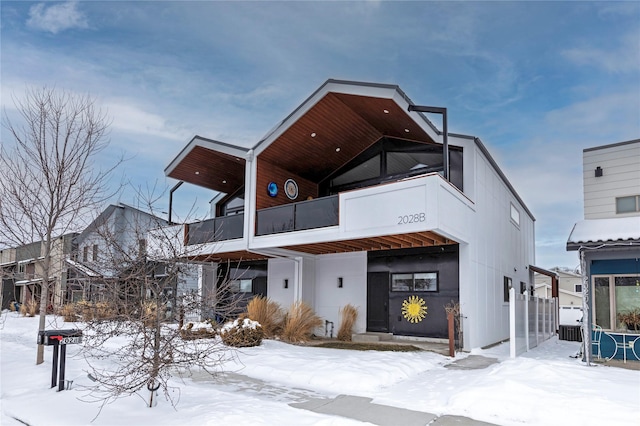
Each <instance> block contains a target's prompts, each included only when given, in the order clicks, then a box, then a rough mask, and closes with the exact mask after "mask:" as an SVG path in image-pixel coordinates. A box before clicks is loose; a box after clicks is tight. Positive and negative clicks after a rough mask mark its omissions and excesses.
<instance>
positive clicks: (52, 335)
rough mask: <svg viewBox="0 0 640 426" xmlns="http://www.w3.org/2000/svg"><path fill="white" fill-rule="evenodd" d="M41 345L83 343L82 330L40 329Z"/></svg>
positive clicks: (39, 339) (39, 340) (39, 338)
mask: <svg viewBox="0 0 640 426" xmlns="http://www.w3.org/2000/svg"><path fill="white" fill-rule="evenodd" d="M37 343H38V344H39V345H45V346H58V345H73V344H76V343H82V330H78V329H75V328H74V329H68V330H43V331H38V342H37Z"/></svg>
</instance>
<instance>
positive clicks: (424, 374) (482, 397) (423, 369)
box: [0, 312, 640, 426]
mask: <svg viewBox="0 0 640 426" xmlns="http://www.w3.org/2000/svg"><path fill="white" fill-rule="evenodd" d="M51 320H52V321H53V319H51ZM55 321H56V323H55V324H51V325H50V326H47V328H72V327H73V325H72V324H64V323H62V320H61V319H60V318H57V319H55ZM37 324H38V320H37V318H24V317H21V316H19V315H17V314H15V313H9V312H3V314H2V319H1V320H0V326H1V327H2V328H1V330H0V345H1V346H0V410H1V417H0V424H2V425H3V426H11V425H21V424H23V423H20V422H19V421H18V420H15V419H14V418H17V419H20V421H22V422H24V423H27V424H29V425H32V426H50V425H69V426H72V425H89V424H94V425H120V426H122V425H142V426H143V425H233V426H241V425H319V426H325V425H327V426H331V425H347V426H348V425H363V424H365V423H362V422H358V421H355V420H350V419H345V418H341V417H335V416H329V415H323V414H317V413H313V412H310V411H305V410H300V409H295V408H292V407H290V406H289V405H288V403H291V402H301V401H303V400H304V399H305V398H307V397H327V398H328V397H334V396H336V395H339V394H350V395H357V396H366V397H370V398H373V400H374V401H373V402H375V403H378V404H387V405H393V406H397V407H403V408H409V409H412V410H419V411H427V412H431V413H435V414H439V415H441V414H453V415H464V416H468V417H472V418H474V419H477V420H483V421H486V422H491V423H495V424H499V425H522V424H527V425H545V426H546V425H563V426H566V425H569V426H570V425H581V426H582V425H598V426H600V425H638V424H640V371H634V370H626V369H620V368H616V367H608V366H591V367H587V366H586V365H585V364H584V363H583V362H581V361H580V360H577V359H574V358H571V357H570V355H574V354H575V353H576V352H577V351H578V349H579V346H578V344H577V343H574V342H563V341H558V340H556V339H552V340H550V341H548V342H545V343H544V344H542V345H541V346H540V347H539V348H536V349H534V350H533V351H531V352H529V353H528V354H526V355H525V356H522V357H519V358H517V359H510V358H509V357H508V346H507V345H504V344H503V345H500V346H496V347H494V348H491V349H488V350H474V351H473V352H472V354H473V355H483V356H487V357H494V358H497V359H498V360H499V361H500V362H499V363H497V364H494V365H491V366H489V367H488V368H485V369H481V370H450V369H447V368H445V367H444V365H446V364H449V363H451V362H452V361H453V359H451V358H448V357H444V356H441V355H438V354H435V353H431V352H403V353H395V352H375V351H365V352H361V351H349V350H339V349H325V348H315V347H302V346H292V345H288V344H285V343H282V342H278V341H270V340H268V341H264V342H263V344H262V345H261V346H260V347H256V348H246V349H242V350H241V351H239V352H238V353H237V356H236V357H233V358H234V359H235V361H229V362H227V364H226V366H225V370H226V371H230V372H235V373H234V374H231V375H228V376H226V377H221V378H220V379H217V380H214V379H211V378H209V377H208V376H205V375H204V374H203V373H198V372H195V374H194V376H193V377H192V378H184V379H180V378H176V379H175V380H173V381H172V385H174V389H172V395H173V396H174V397H177V398H179V402H178V405H177V406H176V408H175V409H174V408H173V407H172V406H171V404H170V403H169V402H167V401H166V400H165V399H164V397H163V396H162V395H161V396H160V399H159V402H158V405H157V406H156V407H154V408H147V407H146V405H145V404H146V400H147V399H148V391H146V390H145V391H144V392H141V393H140V395H139V397H137V396H134V397H129V398H124V399H120V400H117V401H115V402H112V403H110V404H107V405H104V406H102V407H101V405H100V404H99V403H95V402H94V403H88V402H84V401H86V400H87V398H88V397H89V396H88V391H89V390H90V389H91V387H93V386H95V383H94V382H92V381H91V380H89V378H88V377H87V375H86V364H85V363H86V361H84V360H83V359H82V358H81V357H80V356H78V352H79V349H80V347H81V345H69V346H68V349H67V371H66V378H67V379H69V380H73V385H72V388H71V389H70V390H65V391H62V392H58V391H57V387H55V388H53V389H51V388H49V386H50V382H51V356H52V355H51V354H52V348H46V349H45V362H44V364H42V365H39V366H36V365H35V348H36V346H35V339H36V335H37V328H38V325H37ZM468 355H469V354H459V355H458V356H457V357H456V358H464V357H466V356H468Z"/></svg>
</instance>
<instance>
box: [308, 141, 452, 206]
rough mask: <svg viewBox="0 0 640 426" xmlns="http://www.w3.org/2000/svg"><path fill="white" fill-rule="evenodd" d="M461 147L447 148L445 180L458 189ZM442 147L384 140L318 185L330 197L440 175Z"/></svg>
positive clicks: (442, 166)
mask: <svg viewBox="0 0 640 426" xmlns="http://www.w3.org/2000/svg"><path fill="white" fill-rule="evenodd" d="M462 159H463V155H462V148H460V147H456V146H449V172H450V176H449V180H450V181H451V183H452V184H454V185H455V186H457V187H458V188H459V189H460V190H462V189H463V188H462ZM443 164H444V162H443V155H442V145H440V144H435V143H421V142H415V141H407V140H401V139H393V138H388V137H384V138H381V139H380V140H379V141H378V142H376V143H375V144H374V145H373V146H371V147H370V148H368V149H367V150H366V151H364V152H363V153H362V154H360V155H359V156H358V157H356V158H354V159H353V160H352V161H350V162H349V163H347V164H346V165H345V166H344V167H342V168H340V169H339V170H336V171H335V172H334V173H333V174H332V175H331V176H329V177H328V179H326V180H325V181H324V182H321V183H320V195H323V196H324V195H332V194H337V193H339V192H342V191H347V190H351V189H357V188H364V187H367V186H374V185H378V184H380V183H381V182H388V181H393V180H398V179H403V178H406V177H411V176H419V175H423V174H427V173H443V171H444V165H443Z"/></svg>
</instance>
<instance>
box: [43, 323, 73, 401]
mask: <svg viewBox="0 0 640 426" xmlns="http://www.w3.org/2000/svg"><path fill="white" fill-rule="evenodd" d="M37 343H38V344H39V345H45V346H53V361H52V363H51V387H52V388H53V387H55V386H56V381H58V360H59V361H60V380H59V382H58V391H61V390H64V370H65V367H66V358H67V345H73V344H77V343H82V331H81V330H78V329H68V330H43V331H39V332H38V342H37ZM58 352H59V353H60V356H58Z"/></svg>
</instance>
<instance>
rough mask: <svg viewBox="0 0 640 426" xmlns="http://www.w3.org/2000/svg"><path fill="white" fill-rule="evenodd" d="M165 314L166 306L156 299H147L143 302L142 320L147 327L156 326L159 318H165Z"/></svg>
mask: <svg viewBox="0 0 640 426" xmlns="http://www.w3.org/2000/svg"><path fill="white" fill-rule="evenodd" d="M159 305H160V306H159ZM158 310H160V312H158ZM164 314H165V308H164V306H162V305H161V304H159V303H158V302H157V301H155V300H152V301H147V302H145V303H143V304H142V322H143V323H144V325H145V326H147V327H155V325H156V323H157V320H158V318H164Z"/></svg>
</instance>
